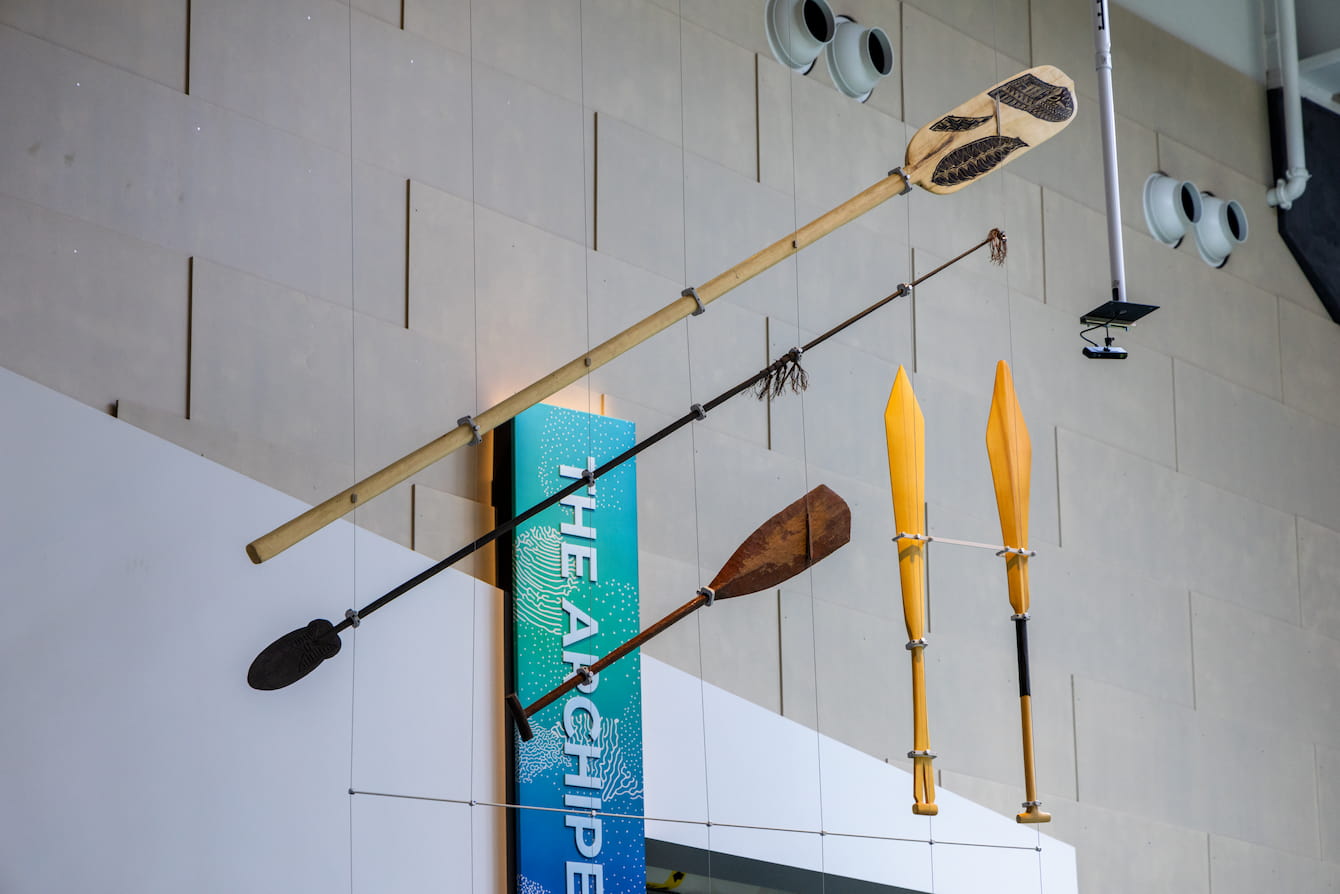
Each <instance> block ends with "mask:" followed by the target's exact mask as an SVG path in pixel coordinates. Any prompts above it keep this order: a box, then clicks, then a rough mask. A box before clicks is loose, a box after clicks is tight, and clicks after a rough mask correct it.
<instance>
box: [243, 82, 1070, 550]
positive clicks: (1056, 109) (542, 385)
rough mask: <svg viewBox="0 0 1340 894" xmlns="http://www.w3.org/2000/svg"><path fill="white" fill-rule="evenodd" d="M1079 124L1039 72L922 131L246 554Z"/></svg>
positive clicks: (334, 515) (1066, 90)
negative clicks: (870, 218) (794, 224)
mask: <svg viewBox="0 0 1340 894" xmlns="http://www.w3.org/2000/svg"><path fill="white" fill-rule="evenodd" d="M1074 115H1075V84H1074V82H1073V81H1071V80H1070V78H1069V77H1067V76H1066V75H1065V74H1064V73H1063V72H1062V71H1061V70H1060V69H1058V68H1055V67H1053V66H1051V65H1041V66H1038V67H1037V68H1030V69H1028V70H1027V71H1024V72H1020V73H1019V74H1017V75H1015V76H1014V77H1012V78H1008V79H1007V80H1004V81H1001V82H1000V83H999V84H996V85H995V86H993V87H992V88H990V89H989V90H987V91H985V92H983V93H980V94H978V95H977V96H974V97H973V98H972V99H970V100H968V101H967V102H965V103H963V104H962V105H960V106H958V107H957V108H955V109H954V110H953V111H951V112H949V113H948V114H946V115H944V116H942V117H940V118H939V119H937V120H935V121H933V122H931V123H930V124H927V125H925V126H924V127H922V128H921V130H919V131H917V132H916V134H915V135H913V137H912V139H911V141H909V142H908V144H907V152H906V155H905V160H904V162H903V166H902V167H901V168H899V169H896V170H894V171H891V172H890V173H889V176H888V177H886V178H884V179H883V180H881V181H879V182H878V183H876V184H875V185H874V186H871V187H870V188H868V189H866V190H865V191H864V192H862V193H860V194H858V195H856V196H853V197H852V198H850V199H848V200H847V201H845V202H843V203H842V204H841V205H838V206H837V207H836V208H834V209H832V210H831V211H829V212H827V213H826V214H823V215H822V216H820V217H818V218H816V219H815V220H813V221H811V222H810V223H808V224H806V225H805V226H803V227H801V228H800V229H799V230H796V231H795V232H794V233H792V234H790V235H789V236H785V237H783V238H782V239H779V240H778V241H777V242H774V243H773V244H772V245H770V246H768V247H767V248H765V249H763V250H762V251H759V252H758V253H757V254H754V255H753V256H751V257H749V258H746V259H745V260H743V261H741V262H740V263H739V264H736V265H735V266H734V267H732V268H730V269H729V270H727V271H725V272H724V273H721V274H720V275H718V276H717V277H716V278H715V279H711V280H708V281H707V282H705V283H703V284H702V285H700V286H698V287H697V288H696V289H685V290H684V294H683V295H681V296H680V297H679V299H678V300H676V301H672V302H670V303H669V304H667V305H666V306H665V307H663V308H661V309H660V310H658V311H656V312H655V313H653V314H652V315H651V316H649V317H647V318H646V319H644V320H642V321H640V322H638V323H634V324H633V325H632V326H630V327H628V328H627V329H625V330H624V331H623V332H620V333H619V334H618V335H615V336H614V337H612V338H610V339H609V340H608V341H605V342H603V343H601V344H600V345H597V346H596V347H594V348H592V349H591V350H590V351H588V352H587V353H585V354H583V355H582V356H580V357H577V358H575V359H573V360H571V361H569V362H568V363H567V364H566V365H565V366H561V367H559V368H558V369H556V370H554V371H553V372H551V373H550V374H549V375H547V376H545V377H544V378H542V379H540V380H539V381H537V382H534V383H533V384H531V385H528V386H526V387H525V388H523V389H521V390H520V391H518V392H517V393H516V394H513V395H512V396H511V397H509V398H507V399H505V400H503V401H502V402H501V403H499V404H496V405H494V406H492V407H490V408H489V409H487V410H485V411H484V412H482V413H480V414H479V415H478V416H475V417H473V418H472V417H469V416H465V417H462V418H461V420H460V421H459V422H458V423H457V426H456V428H454V429H452V430H451V431H449V432H447V433H446V434H444V435H442V436H441V437H439V438H437V439H435V440H433V441H430V442H429V443H427V444H425V445H424V446H422V447H420V448H419V449H417V450H415V451H414V452H412V453H409V454H406V455H405V456H403V457H401V458H400V459H398V460H396V461H395V462H393V463H391V464H390V465H389V466H387V467H386V468H384V469H382V470H381V471H378V472H374V473H372V474H371V475H369V476H368V477H367V478H364V479H363V480H362V481H360V482H358V483H357V484H355V485H353V486H352V487H350V488H347V489H345V490H343V491H340V492H339V493H338V494H336V495H335V496H333V497H331V498H330V499H328V500H326V501H325V502H324V503H319V504H317V505H316V506H313V507H312V508H311V509H308V510H307V511H306V512H304V513H302V514H301V515H298V516H296V517H295V518H293V519H291V520H289V521H287V522H285V523H284V524H282V525H280V526H279V527H277V528H275V529H274V530H273V531H271V532H269V533H268V534H264V535H262V536H261V537H258V538H256V539H255V540H253V541H252V542H251V543H249V544H247V555H248V556H250V557H251V561H253V562H255V563H257V564H259V563H261V562H264V561H265V560H266V559H269V558H271V557H273V556H275V555H278V554H279V553H281V552H283V551H284V550H286V549H288V548H289V547H290V546H293V545H294V544H295V543H297V542H298V541H300V540H303V539H304V538H306V537H309V536H311V535H312V534H315V533H316V532H317V531H319V530H321V529H322V528H324V527H325V526H326V525H328V524H330V523H331V522H333V521H336V520H337V519H339V518H341V517H342V516H344V515H345V514H347V513H349V512H351V511H352V510H354V509H356V508H357V507H358V506H359V505H361V504H363V503H366V502H367V501H368V500H371V499H372V498H373V497H375V496H377V495H379V494H382V493H385V492H386V491H387V490H390V489H391V488H392V487H395V486H396V485H397V484H400V483H401V482H402V481H405V480H407V479H408V478H410V477H411V476H413V475H415V474H417V473H418V472H421V471H422V470H424V469H425V468H427V467H428V466H430V465H432V464H433V463H435V462H437V461H438V460H440V459H443V458H444V457H446V456H448V455H450V454H451V453H453V452H455V451H456V450H459V449H460V448H461V447H464V446H465V445H467V444H472V443H478V442H479V438H480V437H482V436H483V435H484V434H485V433H486V432H490V431H492V430H493V429H495V428H497V427H498V426H499V425H502V424H503V423H504V422H507V421H508V420H509V419H511V418H512V417H514V416H516V415H517V414H518V413H520V412H522V411H523V410H526V409H528V408H530V407H532V406H534V405H535V404H537V403H539V402H540V401H542V400H544V399H545V398H546V397H549V396H550V395H552V394H554V393H555V392H557V391H559V390H560V389H562V388H566V387H567V386H568V385H571V384H572V383H573V382H575V381H577V380H578V379H580V378H581V377H582V376H584V375H586V374H587V373H589V372H591V370H593V369H596V368H598V367H601V366H604V365H605V364H606V363H608V362H610V361H611V360H613V359H614V358H616V357H618V356H619V355H621V354H623V353H624V352H625V351H628V350H630V349H631V348H633V347H635V346H637V345H639V344H641V343H642V342H644V341H646V340H647V339H649V338H651V337H652V336H653V335H655V334H656V333H658V332H660V331H661V330H663V329H666V328H668V327H669V326H671V325H673V324H674V323H677V322H679V321H680V320H682V319H684V318H685V317H687V316H689V315H690V314H695V313H701V312H702V310H703V308H705V307H706V305H708V304H710V303H711V302H713V301H715V300H716V299H718V298H720V297H721V296H722V295H724V294H726V293H727V292H729V291H730V290H731V289H733V288H735V287H736V286H738V285H741V284H743V283H745V282H748V281H749V280H751V279H753V278H754V277H755V276H758V275H759V274H760V273H762V272H764V271H765V270H767V269H769V268H770V267H772V266H774V265H776V264H777V263H779V262H780V261H783V260H785V259H786V258H789V257H791V256H792V255H793V254H795V253H796V252H798V251H800V250H801V249H802V248H805V247H806V246H808V245H810V244H811V243H814V242H817V241H818V240H819V239H822V238H823V237H824V236H827V235H828V234H829V233H831V232H833V231H834V230H836V229H837V228H838V227H840V226H842V225H844V224H846V223H849V222H851V221H853V220H855V219H856V218H858V217H860V216H861V215H862V214H865V213H866V212H867V211H869V210H870V209H872V208H874V207H876V206H877V205H880V204H881V203H883V202H884V201H886V200H887V199H890V198H892V197H893V196H900V195H903V194H905V193H907V192H908V191H909V190H910V189H911V186H912V184H916V185H917V186H920V187H922V188H923V189H925V190H927V191H929V192H932V193H938V194H943V193H951V192H955V191H957V190H960V189H962V188H963V187H965V186H967V185H968V184H969V183H972V182H974V181H976V180H978V179H980V178H981V177H984V176H985V175H986V174H988V173H990V172H991V171H993V170H995V169H996V168H998V167H1000V166H1001V165H1004V164H1007V163H1009V162H1011V161H1013V160H1014V159H1015V158H1018V157H1019V156H1020V155H1023V154H1024V153H1025V152H1027V151H1028V150H1029V149H1031V148H1032V147H1034V146H1036V145H1038V144H1039V143H1041V142H1043V141H1045V140H1047V139H1049V138H1051V137H1052V136H1054V135H1055V134H1056V133H1057V132H1058V131H1060V130H1061V129H1062V128H1064V127H1065V126H1066V125H1067V124H1069V123H1070V121H1071V120H1072V119H1073V118H1074Z"/></svg>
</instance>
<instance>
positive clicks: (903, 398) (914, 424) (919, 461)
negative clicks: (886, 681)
mask: <svg viewBox="0 0 1340 894" xmlns="http://www.w3.org/2000/svg"><path fill="white" fill-rule="evenodd" d="M884 435H885V438H886V439H887V441H888V448H889V484H890V487H891V489H892V491H893V519H894V524H896V525H897V527H898V532H899V533H900V534H925V533H926V525H925V505H926V420H925V418H924V417H923V416H922V415H921V405H920V404H919V403H917V396H916V394H914V393H913V391H912V382H911V380H909V379H908V376H907V371H906V370H904V369H903V368H902V367H901V366H900V367H898V375H897V377H896V378H895V379H894V380H893V390H892V391H891V392H890V393H889V403H888V405H887V406H886V407H885V408H884ZM924 562H925V544H924V543H921V542H919V541H916V540H902V541H899V542H898V572H899V577H900V578H901V582H902V591H903V618H904V619H905V620H906V622H907V638H908V639H910V640H918V639H921V637H922V635H923V634H924V633H925V628H926V608H925V606H926V603H925V594H924V591H923V586H924Z"/></svg>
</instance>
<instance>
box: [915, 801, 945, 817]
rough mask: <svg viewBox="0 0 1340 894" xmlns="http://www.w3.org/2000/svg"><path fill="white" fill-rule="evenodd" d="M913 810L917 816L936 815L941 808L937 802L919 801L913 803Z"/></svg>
mask: <svg viewBox="0 0 1340 894" xmlns="http://www.w3.org/2000/svg"><path fill="white" fill-rule="evenodd" d="M912 812H913V813H915V814H916V815H917V816H935V815H936V814H938V813H939V812H940V808H939V806H938V805H935V804H923V803H921V802H920V801H918V802H917V803H915V804H913V805H912Z"/></svg>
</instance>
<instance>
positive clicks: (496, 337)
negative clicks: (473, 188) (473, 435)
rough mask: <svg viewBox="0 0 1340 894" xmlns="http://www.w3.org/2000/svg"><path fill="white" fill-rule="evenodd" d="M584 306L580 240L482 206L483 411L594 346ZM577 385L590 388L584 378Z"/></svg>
mask: <svg viewBox="0 0 1340 894" xmlns="http://www.w3.org/2000/svg"><path fill="white" fill-rule="evenodd" d="M585 304H586V250H585V249H584V248H582V246H581V245H580V244H579V243H576V242H570V241H568V240H566V239H562V238H559V237H558V236H554V235H552V234H551V233H548V232H546V231H544V230H540V229H536V228H535V227H532V226H529V225H527V224H525V223H522V222H521V221H518V220H514V219H513V218H510V217H505V216H504V215H501V214H498V213H496V212H493V211H489V210H487V209H485V208H482V207H481V208H477V210H476V212H475V308H476V314H477V317H476V320H477V322H476V326H477V327H478V328H477V329H476V346H475V350H476V351H477V352H478V354H477V356H478V373H477V375H478V383H479V384H478V393H477V400H478V401H479V408H480V409H483V408H485V407H490V406H493V405H494V404H496V403H498V401H500V400H502V399H504V398H506V397H507V396H508V395H511V394H513V393H515V392H516V391H518V390H520V389H522V388H524V387H525V386H527V385H529V384H530V383H531V382H534V381H536V380H537V379H539V378H541V377H543V376H545V375H548V374H549V373H550V372H552V371H553V370H555V369H558V368H559V367H560V366H562V365H563V364H565V363H567V362H568V361H569V360H571V359H572V358H574V357H576V356H578V355H579V354H581V353H582V352H583V351H585V350H586V349H587V347H588V346H589V345H590V344H591V339H590V330H589V326H588V323H587V314H586V312H585V310H584V305H585ZM522 345H525V346H526V348H525V350H522V349H520V346H522ZM574 387H575V388H577V389H578V390H579V391H581V392H583V393H586V392H587V391H589V383H587V382H578V383H577V384H576V385H575V386H574ZM460 412H461V413H464V412H466V410H461V411H460ZM453 418H454V417H453Z"/></svg>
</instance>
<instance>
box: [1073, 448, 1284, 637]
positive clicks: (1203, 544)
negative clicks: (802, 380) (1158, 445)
mask: <svg viewBox="0 0 1340 894" xmlns="http://www.w3.org/2000/svg"><path fill="white" fill-rule="evenodd" d="M1058 435H1059V436H1058V450H1057V456H1058V464H1059V467H1060V474H1061V481H1063V482H1066V484H1065V485H1064V486H1063V487H1062V490H1061V519H1062V534H1063V541H1062V542H1063V543H1064V544H1065V547H1066V548H1067V549H1075V550H1076V551H1077V552H1078V553H1079V554H1081V555H1082V554H1088V555H1092V556H1110V555H1120V556H1121V557H1122V560H1123V561H1126V562H1129V563H1130V567H1131V568H1133V569H1134V570H1135V571H1136V572H1137V573H1139V574H1142V575H1144V576H1146V577H1150V578H1153V579H1155V580H1161V581H1166V582H1168V583H1171V584H1174V585H1178V586H1182V587H1185V588H1187V589H1195V590H1197V591H1198V592H1202V593H1207V594H1210V595H1212V596H1214V597H1216V598H1219V599H1227V600H1229V601H1231V602H1235V603H1237V604H1239V605H1245V606H1249V607H1251V608H1253V609H1255V610H1256V611H1260V612H1262V613H1263V614H1266V615H1269V616H1271V617H1274V618H1280V619H1283V620H1286V621H1293V620H1296V619H1297V618H1298V594H1297V586H1298V583H1297V568H1296V564H1297V547H1296V545H1295V533H1294V520H1293V517H1292V516H1289V515H1285V514H1283V513H1281V512H1279V511H1277V510H1274V509H1270V508H1268V507H1266V506H1262V505H1260V504H1259V503H1255V502H1253V501H1251V500H1248V499H1246V498H1245V497H1240V496H1237V495H1235V494H1231V493H1229V492H1228V491H1224V490H1220V489H1219V488H1216V487H1212V486H1210V485H1207V484H1201V483H1199V482H1197V481H1194V480H1193V479H1190V478H1188V477H1186V476H1184V475H1178V474H1176V473H1174V472H1172V471H1171V470H1169V469H1166V468H1164V467H1162V466H1158V465H1156V464H1153V463H1150V462H1149V461H1147V460H1142V459H1139V458H1137V457H1135V456H1132V455H1131V454H1128V453H1124V452H1122V451H1119V450H1116V449H1114V448H1111V447H1106V446H1104V445H1101V444H1099V443H1098V442H1096V441H1092V440H1089V439H1088V438H1086V437H1084V436H1083V435H1081V434H1077V433H1075V432H1071V431H1068V430H1065V429H1062V430H1061V431H1060V432H1059V433H1058ZM1116 486H1120V488H1121V491H1122V494H1123V495H1124V499H1121V500H1114V499H1109V498H1107V496H1106V495H1108V494H1110V493H1111V492H1112V491H1111V488H1112V487H1116ZM1095 500H1101V501H1102V502H1101V504H1100V505H1101V507H1102V511H1101V512H1097V511H1094V509H1095V505H1099V504H1095V502H1094V501H1095ZM1187 531H1199V532H1201V536H1200V537H1198V538H1196V539H1188V538H1187V537H1186V536H1185V532H1187ZM1114 533H1115V534H1119V540H1118V543H1119V550H1118V551H1117V552H1116V553H1114V552H1113V546H1112V544H1113V537H1114ZM1240 543H1253V544H1255V545H1254V547H1253V548H1252V549H1251V550H1237V549H1232V548H1231V545H1232V544H1240Z"/></svg>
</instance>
